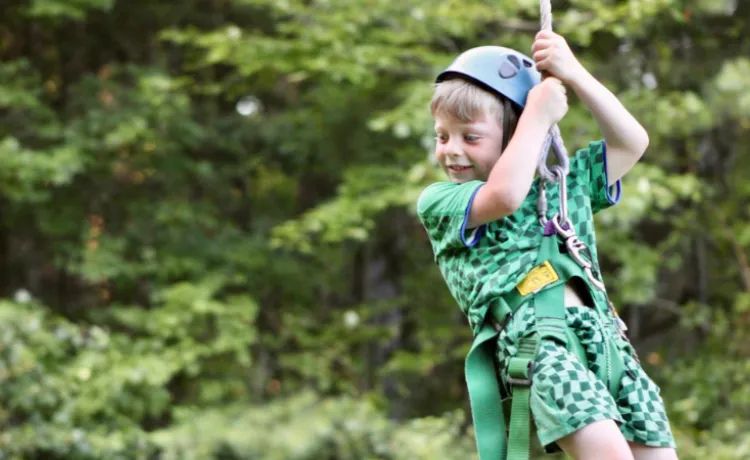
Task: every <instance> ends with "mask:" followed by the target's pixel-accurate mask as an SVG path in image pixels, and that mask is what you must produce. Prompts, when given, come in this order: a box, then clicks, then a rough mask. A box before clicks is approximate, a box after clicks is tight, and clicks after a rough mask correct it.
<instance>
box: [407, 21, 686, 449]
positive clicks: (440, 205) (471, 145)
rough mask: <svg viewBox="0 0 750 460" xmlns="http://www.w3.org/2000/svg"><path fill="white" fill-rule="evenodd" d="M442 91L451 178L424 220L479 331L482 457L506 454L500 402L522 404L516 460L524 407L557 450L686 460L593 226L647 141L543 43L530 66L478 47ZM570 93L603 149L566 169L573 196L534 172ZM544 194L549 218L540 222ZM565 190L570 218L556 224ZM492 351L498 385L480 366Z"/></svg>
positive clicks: (427, 197) (435, 191)
mask: <svg viewBox="0 0 750 460" xmlns="http://www.w3.org/2000/svg"><path fill="white" fill-rule="evenodd" d="M540 71H541V72H544V73H545V75H547V78H545V79H544V80H543V81H540V74H539V72H540ZM437 82H438V85H437V87H436V91H435V94H434V97H433V100H432V104H431V110H432V114H433V117H434V119H435V131H436V133H437V141H436V148H435V157H436V160H437V162H438V163H439V165H440V166H441V168H442V169H443V171H444V172H445V173H446V174H447V176H448V177H449V178H450V181H447V182H439V183H436V184H433V185H431V186H429V187H428V188H427V189H425V190H424V191H423V193H422V195H421V196H420V198H419V203H418V214H419V217H420V219H421V221H422V223H423V225H424V227H425V229H426V230H427V233H428V236H429V238H430V242H431V244H432V248H433V251H434V254H435V261H436V263H437V264H438V266H439V268H440V270H441V272H442V274H443V277H444V279H445V281H446V283H447V285H448V288H449V290H450V291H451V293H452V295H453V296H454V298H455V299H456V301H457V302H458V304H459V306H460V307H461V309H462V310H463V312H464V313H465V314H466V315H467V318H468V321H469V324H470V326H471V327H472V330H473V331H474V334H475V342H474V346H473V347H472V352H470V354H469V357H468V358H467V365H466V367H467V382H468V385H469V394H470V398H471V404H472V413H473V416H474V426H475V435H476V438H477V446H478V450H479V455H480V458H482V460H485V459H489V458H490V457H492V458H500V457H502V458H504V457H505V456H506V447H505V442H504V439H505V427H504V426H505V425H504V424H505V421H504V418H503V417H502V415H501V416H499V417H498V416H496V413H497V412H500V413H501V414H502V404H501V403H500V395H502V396H503V397H512V404H513V408H512V411H511V415H510V419H511V422H510V438H509V443H510V450H509V451H508V454H507V455H508V457H509V458H511V459H513V458H518V456H519V455H520V456H528V436H529V435H528V428H527V427H528V424H529V422H528V408H529V406H530V411H531V415H532V416H533V421H534V427H535V428H536V433H537V437H538V439H539V441H540V443H541V444H542V446H544V447H545V450H547V451H548V452H553V451H555V450H557V449H562V450H563V451H564V452H566V453H567V454H568V455H570V456H571V457H573V458H575V459H596V460H603V459H630V458H635V459H675V458H677V455H676V451H675V448H676V446H675V443H674V439H673V436H672V433H671V429H670V426H669V422H668V419H667V416H666V412H665V409H664V404H663V401H662V399H661V397H660V395H659V392H660V390H659V388H658V387H657V386H656V385H655V384H654V382H653V381H652V380H651V379H650V378H649V377H648V376H647V375H646V374H645V372H644V371H643V369H642V368H641V366H640V364H639V362H638V361H637V357H636V356H635V353H634V352H633V350H632V347H630V345H629V343H628V341H627V339H626V337H625V335H624V331H623V328H622V327H621V326H620V324H621V323H619V319H618V318H617V316H616V314H615V313H614V309H613V308H612V307H611V303H609V301H608V300H607V295H606V292H605V291H604V288H603V283H602V282H601V274H600V271H599V264H598V260H597V253H596V245H595V236H594V227H593V215H594V213H596V212H598V211H600V210H602V209H605V208H607V207H609V206H611V205H613V204H616V203H617V201H619V195H620V178H621V177H622V176H623V175H624V174H625V173H627V172H628V171H629V170H630V169H631V167H632V166H633V165H634V164H635V163H636V162H637V161H638V159H639V158H640V157H641V156H642V155H643V153H644V151H645V149H646V147H647V145H648V135H647V133H646V131H645V130H644V129H643V127H641V125H640V124H639V123H638V122H637V121H636V120H635V119H634V118H633V117H632V116H631V115H630V113H629V112H628V111H627V110H626V109H625V108H624V107H623V105H622V104H621V103H620V102H619V101H618V99H617V98H616V97H615V96H614V95H613V94H612V93H611V92H610V91H608V90H607V89H606V88H605V87H604V86H603V85H602V84H601V83H599V82H598V81H597V80H596V79H595V78H594V77H593V76H592V75H591V74H589V73H588V72H587V71H586V69H585V68H584V67H583V66H582V65H581V64H580V63H579V62H578V60H577V59H576V58H575V56H574V55H573V53H572V52H571V50H570V48H569V47H568V45H567V43H566V42H565V40H564V39H563V38H562V37H561V36H559V35H557V34H555V33H553V32H549V31H544V32H540V33H539V34H538V35H537V37H536V40H535V43H534V46H533V62H532V61H531V60H530V59H529V58H528V57H526V56H524V55H523V54H520V53H517V52H515V51H513V50H509V49H507V48H501V47H480V48H475V49H472V50H469V51H467V52H465V53H463V54H462V55H460V56H459V57H458V58H457V59H456V60H455V61H454V62H453V64H451V66H450V67H449V68H448V69H446V70H445V71H444V72H442V73H441V74H440V75H439V76H438V79H437ZM566 86H568V87H570V88H572V89H573V90H574V91H575V92H576V94H577V95H578V97H579V98H580V99H581V101H582V102H583V103H584V104H586V106H587V107H588V108H589V110H590V111H591V113H592V114H593V116H594V118H595V119H596V121H597V123H598V125H599V127H600V129H601V131H602V133H603V137H604V139H603V140H602V141H599V142H592V143H590V144H589V145H588V147H587V148H585V149H582V150H579V151H578V152H576V154H575V155H574V157H573V158H571V161H570V170H569V173H568V175H567V177H564V178H563V181H564V184H563V185H565V187H564V188H563V187H562V185H561V184H557V183H554V184H547V186H546V187H545V183H542V182H540V179H539V178H536V179H535V177H534V176H535V174H534V173H535V169H536V167H537V165H538V163H539V158H540V154H541V151H542V148H543V144H544V142H545V140H546V138H547V136H548V132H549V131H550V128H551V127H552V126H553V125H555V124H556V123H557V122H558V121H559V120H560V119H562V117H563V116H564V115H565V113H566V112H567V98H566V89H565V88H566ZM540 189H541V190H540ZM542 192H544V193H545V194H546V196H547V198H548V202H549V214H544V213H543V212H539V211H538V209H537V200H538V198H539V194H540V193H542ZM565 192H567V213H566V214H567V215H564V214H563V215H562V217H561V215H560V214H558V215H554V214H555V213H556V212H557V210H558V209H560V204H561V202H560V201H561V200H560V195H561V194H562V193H565ZM538 213H539V214H538ZM544 224H546V226H545V225H544ZM571 226H572V228H571ZM581 242H582V243H583V245H585V247H583V245H581ZM563 243H564V244H563ZM561 246H562V250H561V249H560V247H561ZM598 286H600V287H598ZM488 345H489V346H490V347H491V350H492V351H491V353H492V354H493V355H494V356H493V357H494V359H495V363H494V364H496V365H497V371H498V374H495V373H494V370H491V371H487V369H488V368H489V367H490V366H489V365H488V364H487V362H486V360H484V361H483V359H484V358H482V357H481V356H482V353H485V352H487V350H488V348H487V346H488ZM475 351H476V353H475ZM477 356H479V357H478V358H477ZM491 359H492V358H490V362H491ZM488 375H489V377H487V376H488ZM498 376H499V379H498V378H497V377H498ZM498 380H499V383H498ZM496 406H497V407H496ZM524 406H526V409H525V408H524ZM524 414H526V415H524ZM514 419H515V421H514ZM488 420H494V421H493V422H488ZM519 427H520V428H519ZM499 437H502V440H500V439H499ZM524 444H525V445H524ZM519 446H520V447H519ZM519 449H520V450H519ZM519 452H520V453H521V454H519Z"/></svg>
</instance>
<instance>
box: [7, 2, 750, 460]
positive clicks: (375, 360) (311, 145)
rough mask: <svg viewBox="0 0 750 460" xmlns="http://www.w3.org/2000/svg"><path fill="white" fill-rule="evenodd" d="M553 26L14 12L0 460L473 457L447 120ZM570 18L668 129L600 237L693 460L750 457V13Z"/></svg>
mask: <svg viewBox="0 0 750 460" xmlns="http://www.w3.org/2000/svg"><path fill="white" fill-rule="evenodd" d="M538 8H539V4H538V0H502V1H500V0H497V1H482V0H433V1H427V0H409V1H403V0H401V1H398V0H180V1H166V0H130V1H115V0H26V1H21V0H2V1H1V2H0V296H1V297H2V300H0V458H2V459H50V460H55V459H164V460H167V459H187V460H191V459H207V460H211V459H225V460H231V459H269V460H282V459H283V460H287V459H288V460H308V459H310V460H312V459H337V460H338V459H341V460H343V459H376V458H377V459H389V460H401V459H410V460H411V459H469V458H475V457H473V455H474V441H473V437H472V433H471V420H470V417H469V415H468V411H467V410H468V399H467V395H466V391H465V386H464V381H463V359H464V356H465V353H466V352H467V351H468V348H469V344H470V341H471V331H470V330H469V328H468V326H467V325H466V322H465V320H464V319H463V317H462V316H461V314H460V312H459V310H458V308H457V306H456V305H455V303H454V302H453V301H452V299H451V297H450V295H449V293H448V291H447V289H446V288H445V287H444V284H443V281H442V279H441V278H440V274H439V272H438V270H437V267H436V266H435V265H434V264H433V262H432V254H431V251H430V246H429V242H428V241H427V239H426V236H425V233H424V230H423V229H422V227H421V226H420V224H419V222H418V220H417V219H416V217H415V214H414V212H415V207H416V199H417V196H418V194H419V192H420V191H421V189H422V188H423V187H425V186H426V185H428V184H429V183H431V182H432V181H435V180H438V179H440V174H439V173H438V172H437V171H436V170H435V167H434V165H433V164H432V163H431V162H430V160H429V152H430V150H431V148H432V144H433V135H434V134H433V132H432V124H431V120H430V118H429V110H428V102H429V97H430V94H431V90H432V79H433V78H434V76H435V74H436V72H437V71H439V70H440V69H442V68H443V67H444V66H446V65H447V64H448V63H449V62H450V61H451V59H452V58H453V57H454V56H455V55H456V54H458V53H459V52H460V51H462V50H465V49H467V48H469V47H472V46H476V45H483V44H502V45H505V46H509V47H515V48H517V49H519V50H522V51H524V52H528V50H530V47H531V43H532V40H533V37H534V35H535V34H536V32H537V31H538V29H539V13H538ZM553 11H554V13H555V22H554V28H555V30H556V31H557V32H559V33H561V34H562V35H564V36H565V37H566V38H567V39H568V41H569V43H570V44H571V45H572V47H573V48H574V50H575V51H576V52H577V54H578V56H579V58H580V59H581V60H582V61H583V62H584V63H585V65H587V66H588V68H589V69H590V70H591V72H592V73H593V74H594V75H595V76H597V77H598V78H599V79H601V80H602V81H603V82H605V84H606V85H607V86H608V87H609V88H611V89H613V90H614V91H615V92H616V93H617V94H618V95H619V96H620V97H621V98H622V99H623V100H624V102H625V103H626V105H627V106H628V107H629V108H630V109H631V110H632V111H633V113H634V114H636V116H637V117H638V118H639V119H640V120H641V121H642V122H643V124H644V125H645V126H646V128H647V129H648V131H649V133H650V136H651V145H650V147H649V151H648V152H647V154H646V156H645V157H644V160H643V161H642V163H641V164H639V165H638V166H637V167H636V168H635V169H634V170H633V171H632V172H631V173H630V174H629V175H628V176H627V178H626V179H625V181H624V188H623V199H622V201H621V202H620V203H619V204H618V205H617V206H615V207H613V208H612V209H610V210H607V211H605V212H602V213H601V214H600V215H598V216H597V225H598V232H599V241H600V254H601V257H602V258H603V259H602V263H603V268H604V270H605V280H606V282H607V284H608V286H609V290H610V292H611V293H612V296H613V299H614V301H615V303H616V304H617V306H618V308H619V309H620V311H621V312H622V315H623V317H624V319H625V320H626V321H627V322H628V323H629V326H630V329H631V337H632V340H633V342H634V344H635V346H636V347H637V349H638V351H639V353H640V355H641V357H642V359H643V361H644V365H645V366H646V368H647V370H648V371H649V372H650V373H652V375H653V376H654V379H655V380H656V381H657V382H658V383H659V385H660V386H661V387H662V394H663V396H664V397H665V399H666V402H667V404H668V409H669V413H670V416H671V419H672V423H673V427H674V430H675V433H676V436H677V438H678V442H679V445H680V451H679V453H680V456H681V458H683V459H707V458H711V459H741V458H750V359H748V358H749V357H750V260H748V259H749V258H750V221H749V220H748V217H749V214H750V207H749V205H748V203H750V181H748V180H747V176H748V174H750V59H749V58H748V56H750V2H749V1H746V0H629V1H627V0H559V1H553ZM571 105H572V106H571V110H570V112H569V114H568V115H567V117H566V118H565V119H564V120H563V122H562V123H561V129H562V131H563V135H564V138H565V140H566V145H567V146H568V149H569V150H571V151H573V150H575V149H577V148H580V147H582V146H585V145H586V143H587V142H588V141H590V140H595V139H598V138H599V136H600V135H599V133H598V131H597V128H596V126H595V123H594V121H593V119H592V118H591V116H590V115H589V114H588V113H587V112H586V110H585V109H584V108H583V107H582V106H581V105H580V103H579V101H577V100H575V98H574V97H572V98H571Z"/></svg>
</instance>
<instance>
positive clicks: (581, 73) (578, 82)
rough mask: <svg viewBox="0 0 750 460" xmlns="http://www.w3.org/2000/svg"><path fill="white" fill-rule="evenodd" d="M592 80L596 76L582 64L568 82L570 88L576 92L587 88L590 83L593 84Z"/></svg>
mask: <svg viewBox="0 0 750 460" xmlns="http://www.w3.org/2000/svg"><path fill="white" fill-rule="evenodd" d="M592 80H595V79H594V76H593V75H591V74H590V73H589V71H588V70H586V68H585V67H583V66H582V65H581V66H580V67H579V68H578V69H577V70H576V71H575V73H574V74H573V78H571V79H570V80H569V81H568V82H567V84H568V86H570V88H571V89H572V90H573V91H575V92H576V94H578V93H579V91H581V90H583V89H585V88H587V87H588V86H589V85H591V83H592Z"/></svg>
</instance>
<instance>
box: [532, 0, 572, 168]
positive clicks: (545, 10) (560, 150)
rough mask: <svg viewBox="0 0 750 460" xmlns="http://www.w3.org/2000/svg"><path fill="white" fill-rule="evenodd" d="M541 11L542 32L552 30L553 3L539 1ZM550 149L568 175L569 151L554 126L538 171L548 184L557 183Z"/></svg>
mask: <svg viewBox="0 0 750 460" xmlns="http://www.w3.org/2000/svg"><path fill="white" fill-rule="evenodd" d="M539 10H540V13H541V14H540V16H541V23H542V30H552V2H551V1H550V0H539ZM550 148H552V149H553V151H554V154H555V157H557V162H558V164H559V167H560V168H561V169H562V172H563V177H565V176H567V175H568V170H569V168H570V161H569V160H568V151H567V149H566V148H565V144H564V143H563V139H562V136H561V135H560V128H558V127H557V125H553V126H552V128H551V129H550V131H549V134H548V136H547V140H546V141H545V142H544V145H543V146H542V156H541V158H540V159H539V166H538V167H537V171H539V175H540V176H541V177H542V178H543V179H544V180H545V181H547V182H555V180H556V179H557V176H555V174H554V173H552V172H551V171H550V170H549V168H547V157H548V156H549V150H550Z"/></svg>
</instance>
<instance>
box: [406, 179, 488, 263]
mask: <svg viewBox="0 0 750 460" xmlns="http://www.w3.org/2000/svg"><path fill="white" fill-rule="evenodd" d="M482 185H484V182H483V181H478V180H476V181H471V182H466V183H463V184H455V183H452V182H438V183H435V184H432V185H430V186H429V187H427V188H426V189H425V190H424V191H423V192H422V194H421V195H420V196H419V201H418V202H417V214H418V215H419V219H420V221H421V222H422V225H424V228H425V230H426V231H427V236H428V237H429V238H430V243H431V244H432V249H433V252H434V254H435V258H436V259H437V257H438V256H439V255H440V254H441V253H443V252H444V251H447V250H451V249H456V248H463V247H471V246H474V245H475V244H476V243H477V242H478V241H479V238H480V236H481V233H482V232H483V231H484V226H481V227H478V228H474V229H467V228H466V224H467V222H468V220H469V211H470V210H471V203H472V201H473V200H474V196H475V195H476V193H477V191H478V190H479V188H480V187H481V186H482Z"/></svg>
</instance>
